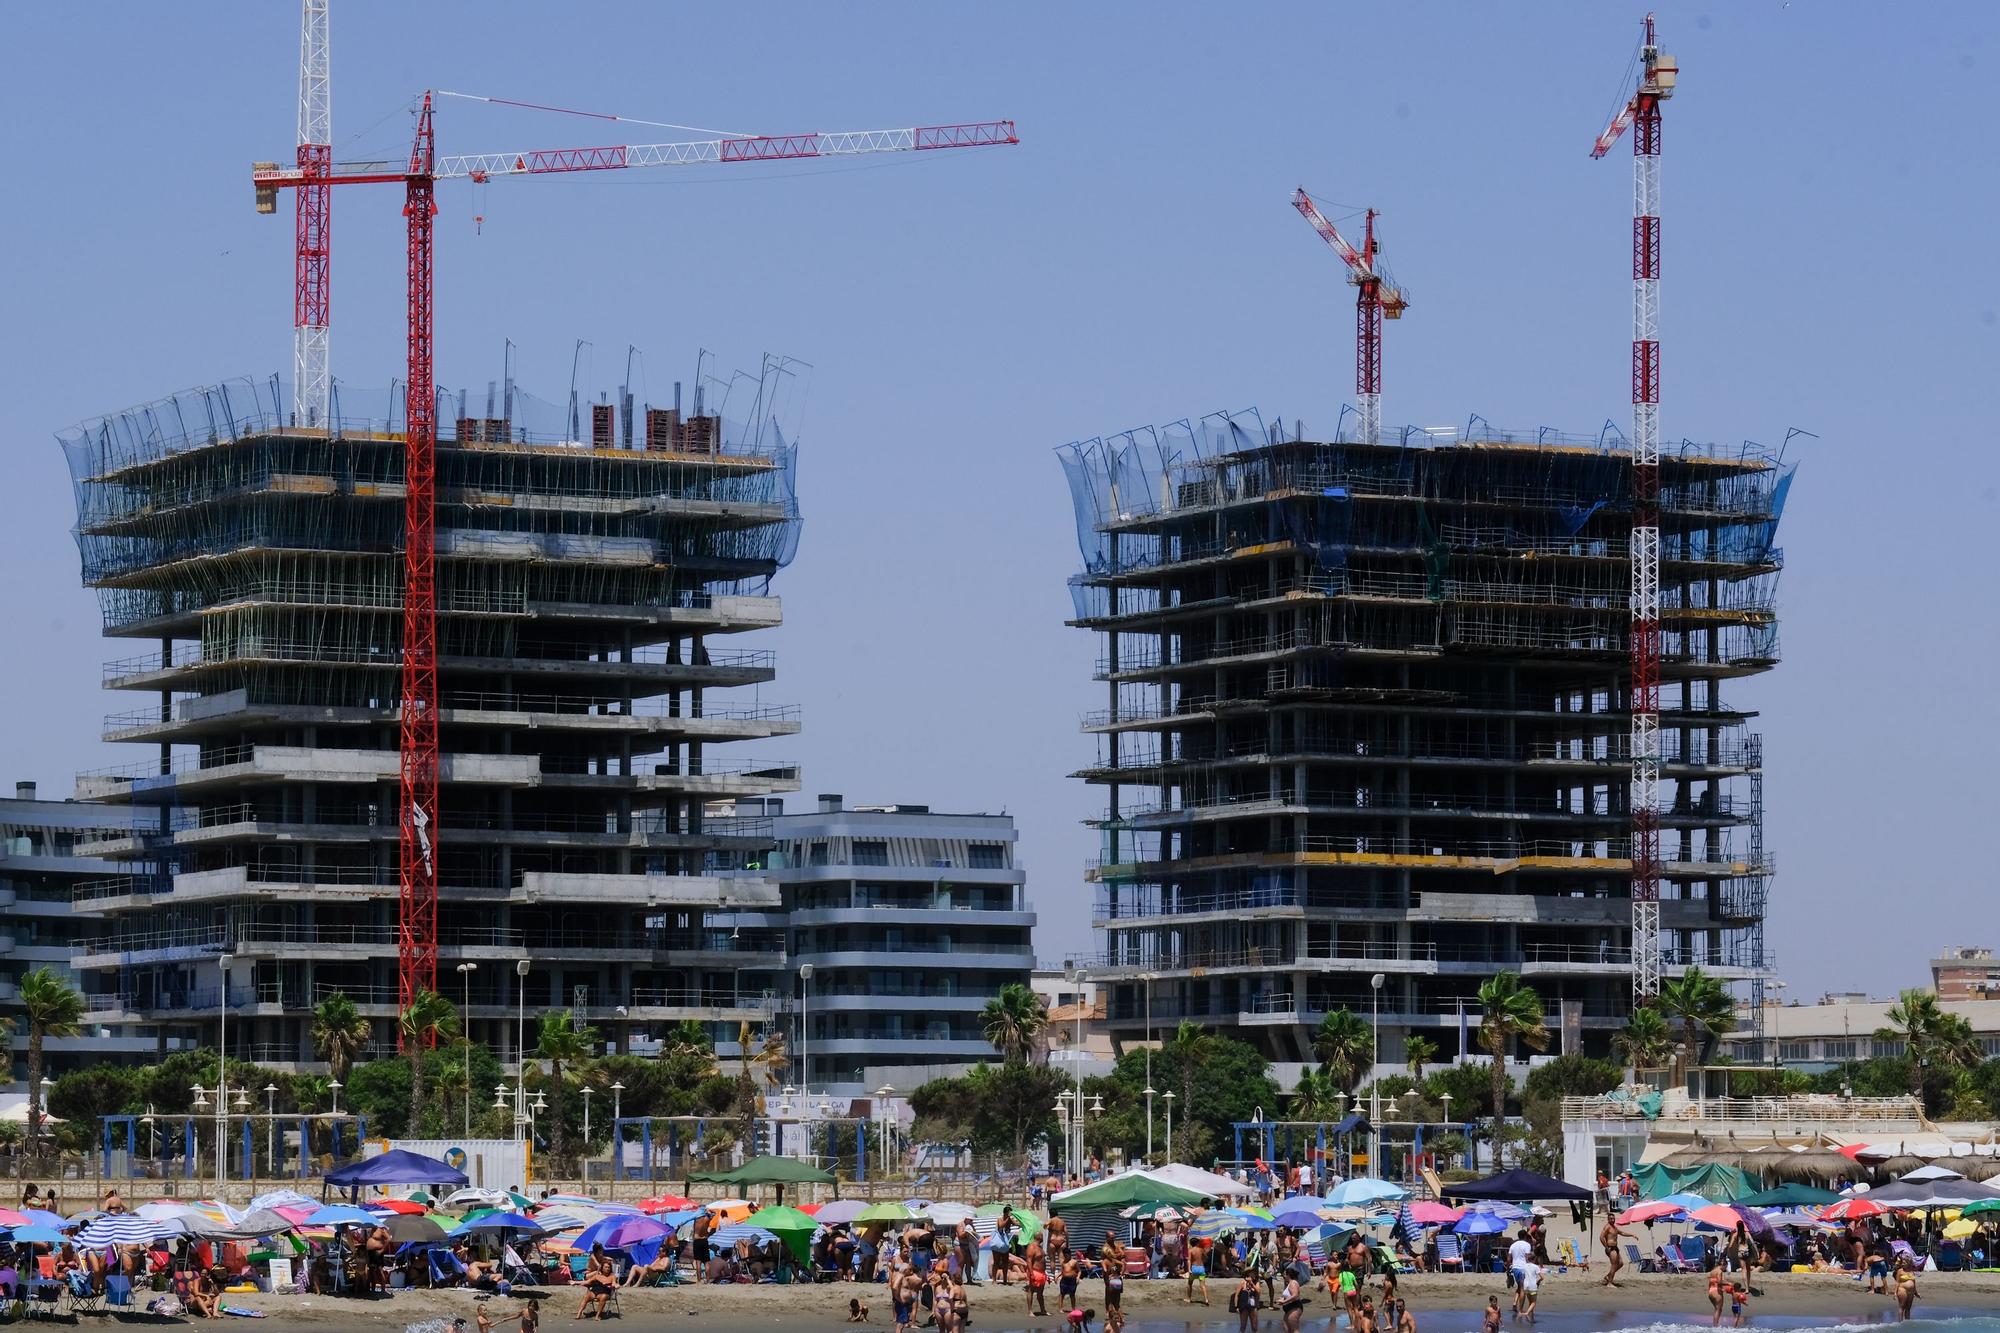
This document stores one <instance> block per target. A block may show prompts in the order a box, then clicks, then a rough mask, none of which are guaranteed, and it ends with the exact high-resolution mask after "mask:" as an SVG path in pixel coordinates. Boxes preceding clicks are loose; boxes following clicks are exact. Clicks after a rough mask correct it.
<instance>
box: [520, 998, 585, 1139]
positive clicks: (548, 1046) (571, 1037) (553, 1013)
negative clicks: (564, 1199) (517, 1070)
mask: <svg viewBox="0 0 2000 1333" xmlns="http://www.w3.org/2000/svg"><path fill="white" fill-rule="evenodd" d="M596 1049H597V1030H596V1029H595V1028H589V1027H582V1028H580V1027H578V1026H577V1025H576V1023H575V1022H574V1021H573V1019H572V1017H571V1014H570V1011H569V1010H567V1009H554V1010H547V1011H544V1012H543V1014H542V1017H541V1027H540V1028H538V1029H537V1030H536V1033H535V1058H536V1059H538V1060H547V1061H548V1062H549V1088H550V1090H551V1091H553V1092H554V1093H555V1095H556V1106H557V1109H556V1113H555V1114H554V1115H552V1116H550V1117H549V1122H550V1123H549V1150H550V1152H551V1153H552V1154H553V1155H554V1156H555V1157H556V1159H557V1160H558V1161H567V1160H568V1156H567V1153H566V1151H565V1150H566V1149H567V1147H568V1145H569V1127H568V1126H567V1125H566V1124H564V1123H563V1115H562V1109H561V1106H562V1090H563V1077H564V1074H563V1066H564V1065H568V1066H569V1068H570V1072H571V1073H573V1074H574V1073H580V1072H581V1071H582V1067H583V1065H584V1064H585V1062H587V1061H588V1060H589V1059H590V1057H591V1054H592V1052H594V1051H595V1050H596Z"/></svg>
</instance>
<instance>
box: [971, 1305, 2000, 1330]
mask: <svg viewBox="0 0 2000 1333" xmlns="http://www.w3.org/2000/svg"><path fill="white" fill-rule="evenodd" d="M1412 1313H1413V1314H1414V1315H1415V1318H1416V1321H1417V1328H1418V1330H1419V1333H1477V1330H1478V1329H1479V1327H1480V1323H1481V1319H1482V1316H1483V1315H1484V1313H1485V1312H1484V1311H1483V1310H1422V1309H1417V1310H1413V1311H1412ZM1891 1325H1893V1326H1894V1327H1896V1328H1898V1329H1901V1330H1907V1333H2000V1314H1996V1313H1994V1312H1993V1311H1990V1310H1986V1311H1980V1310H1955V1309H1949V1308H1944V1307H1940V1308H1938V1309H1934V1310H1929V1311H1924V1312H1921V1313H1919V1314H1918V1315H1917V1316H1916V1317H1914V1318H1912V1319H1910V1320H1909V1321H1908V1322H1906V1323H1905V1322H1899V1321H1898V1320H1897V1318H1896V1311H1895V1308H1894V1307H1893V1306H1892V1307H1890V1308H1888V1309H1886V1310H1877V1311H1873V1312H1871V1315H1870V1317H1868V1318H1861V1319H1857V1318H1851V1317H1835V1316H1831V1315H1788V1314H1764V1313H1761V1312H1759V1311H1757V1310H1755V1309H1754V1308H1753V1309H1752V1311H1751V1314H1750V1318H1749V1320H1748V1321H1747V1323H1746V1324H1745V1325H1744V1327H1746V1328H1763V1329H1784V1330H1787V1333H1853V1331H1855V1330H1862V1329H1869V1330H1879V1329H1882V1328H1885V1327H1887V1326H1891ZM1730 1326H1731V1325H1730V1320H1729V1317H1728V1316H1727V1315H1725V1316H1723V1321H1722V1327H1724V1328H1729V1327H1730ZM1061 1327H1062V1325H1060V1324H1049V1323H1044V1324H1040V1325H1039V1326H1028V1325H1021V1326H1017V1325H1014V1324H1010V1323H1008V1322H1006V1316H1004V1315H1003V1316H1001V1317H1000V1318H999V1319H998V1320H997V1321H995V1320H993V1319H992V1317H991V1315H990V1314H988V1315H986V1316H984V1317H982V1314H981V1312H980V1311H979V1310H978V1309H977V1307H975V1308H974V1310H973V1328H974V1330H975V1333H1052V1329H1060V1328H1061ZM1091 1327H1092V1329H1093V1331H1094V1333H1102V1328H1103V1325H1102V1323H1101V1322H1100V1323H1096V1324H1093V1325H1092V1326H1091ZM1235 1327H1236V1316H1234V1315H1226V1316H1224V1317H1220V1318H1216V1319H1210V1320H1205V1321H1198V1322H1197V1321H1188V1322H1183V1321H1179V1320H1167V1319H1133V1320H1128V1321H1127V1322H1126V1324H1125V1331H1126V1333H1190V1330H1196V1329H1199V1330H1209V1329H1234V1328H1235ZM1257 1327H1258V1330H1259V1333H1280V1330H1281V1329H1282V1327H1283V1325H1282V1323H1281V1322H1280V1320H1279V1319H1278V1318H1277V1317H1275V1316H1273V1317H1263V1316H1262V1315H1261V1313H1260V1317H1259V1319H1258V1322H1257ZM1500 1327H1501V1330H1502V1333H1530V1330H1532V1333H1715V1330H1714V1327H1713V1326H1712V1325H1711V1324H1710V1323H1709V1322H1708V1320H1706V1319H1699V1320H1697V1319H1693V1318H1690V1317H1689V1316H1687V1315H1676V1314H1661V1313H1649V1312H1647V1311H1643V1310H1630V1311H1617V1310H1550V1309H1548V1308H1546V1307H1544V1308H1543V1309H1542V1310H1541V1311H1540V1313H1539V1315H1538V1317H1537V1318H1536V1320H1535V1322H1534V1323H1532V1324H1529V1323H1526V1322H1522V1321H1518V1320H1514V1319H1511V1318H1509V1319H1504V1320H1502V1321H1501V1325H1500ZM1303 1329H1304V1333H1346V1329H1347V1323H1346V1320H1345V1319H1340V1320H1329V1319H1328V1318H1327V1317H1326V1316H1325V1315H1320V1316H1319V1317H1317V1318H1315V1317H1313V1316H1312V1314H1311V1313H1310V1312H1308V1314H1307V1316H1306V1320H1305V1323H1304V1325H1303Z"/></svg>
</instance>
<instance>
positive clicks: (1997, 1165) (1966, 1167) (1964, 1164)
mask: <svg viewBox="0 0 2000 1333" xmlns="http://www.w3.org/2000/svg"><path fill="white" fill-rule="evenodd" d="M1951 1165H1952V1169H1953V1170H1954V1171H1956V1172H1958V1173H1959V1174H1960V1175H1962V1176H1964V1177H1965V1178H1966V1179H1967V1180H1991V1179H1993V1178H1994V1177H1995V1176H2000V1157H1954V1158H1952V1159H1951Z"/></svg>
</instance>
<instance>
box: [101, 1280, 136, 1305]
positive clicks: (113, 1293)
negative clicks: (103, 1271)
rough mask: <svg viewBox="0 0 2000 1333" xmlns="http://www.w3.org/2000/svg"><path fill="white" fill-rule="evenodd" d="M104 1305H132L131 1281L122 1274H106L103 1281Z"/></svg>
mask: <svg viewBox="0 0 2000 1333" xmlns="http://www.w3.org/2000/svg"><path fill="white" fill-rule="evenodd" d="M104 1303H105V1304H106V1305H120V1306H129V1305H130V1304H132V1279H131V1278H129V1277H126V1276H125V1275H124V1274H123V1273H110V1274H107V1275H106V1276H105V1279H104Z"/></svg>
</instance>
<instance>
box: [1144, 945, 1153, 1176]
mask: <svg viewBox="0 0 2000 1333" xmlns="http://www.w3.org/2000/svg"><path fill="white" fill-rule="evenodd" d="M1145 983H1146V1160H1147V1162H1149V1163H1150V1162H1151V1161H1152V1160H1153V974H1152V973H1151V972H1148V973H1147V974H1146V976H1145Z"/></svg>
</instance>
